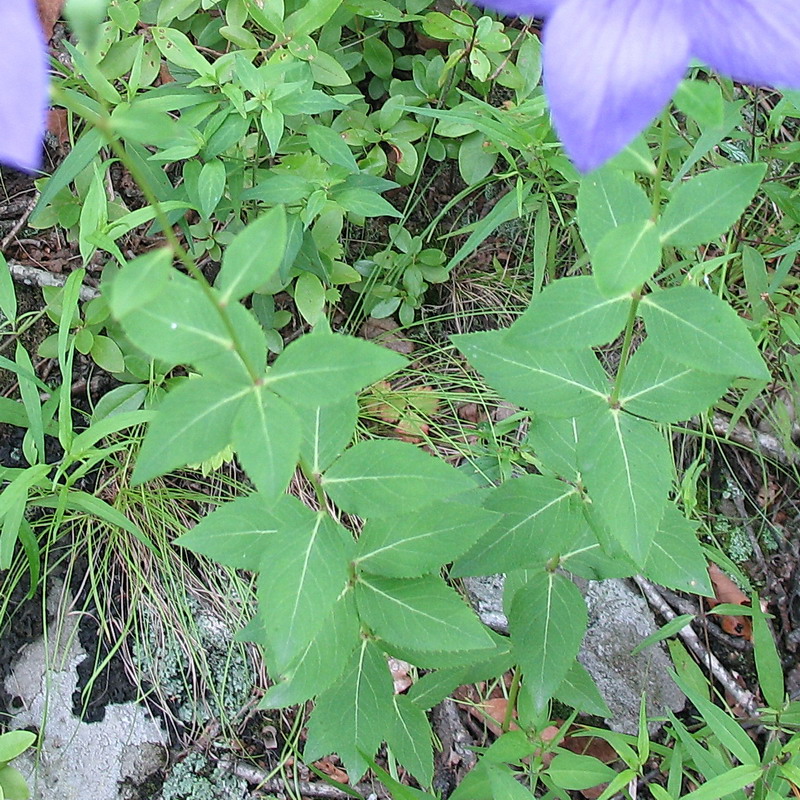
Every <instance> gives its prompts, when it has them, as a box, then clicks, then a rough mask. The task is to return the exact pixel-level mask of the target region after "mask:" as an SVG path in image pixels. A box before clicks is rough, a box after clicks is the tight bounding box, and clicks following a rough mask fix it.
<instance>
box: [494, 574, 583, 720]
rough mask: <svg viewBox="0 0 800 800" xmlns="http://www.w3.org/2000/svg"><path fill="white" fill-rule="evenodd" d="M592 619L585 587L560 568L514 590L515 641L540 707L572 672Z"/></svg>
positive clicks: (512, 619) (530, 690) (512, 621)
mask: <svg viewBox="0 0 800 800" xmlns="http://www.w3.org/2000/svg"><path fill="white" fill-rule="evenodd" d="M587 621H588V615H587V612H586V603H584V601H583V597H582V596H581V593H580V590H579V589H578V587H577V586H575V584H574V583H572V582H571V581H570V580H568V579H567V578H565V577H564V576H563V575H558V574H557V573H555V572H545V571H544V570H542V571H541V572H540V573H538V574H537V575H536V576H532V577H531V579H530V580H529V581H528V582H527V583H526V584H525V585H524V586H523V587H522V588H521V589H519V590H518V591H517V592H516V593H515V594H514V599H513V600H512V602H511V611H510V613H509V615H508V626H509V630H510V632H511V645H512V648H513V652H514V654H515V656H516V659H517V662H518V663H519V665H520V667H521V668H522V672H523V676H524V685H525V687H526V690H527V692H528V694H529V696H530V697H531V699H532V700H533V702H534V706H535V707H536V709H537V711H541V710H542V709H543V708H544V707H545V704H546V703H547V701H548V700H549V699H550V698H551V697H552V696H553V694H554V693H555V692H556V691H557V690H558V687H559V686H560V685H561V683H562V681H563V680H564V678H565V677H566V676H567V674H568V673H569V671H570V668H571V667H572V664H573V662H574V660H575V656H577V654H578V649H579V648H580V646H581V642H582V641H583V636H584V634H585V633H586V625H587Z"/></svg>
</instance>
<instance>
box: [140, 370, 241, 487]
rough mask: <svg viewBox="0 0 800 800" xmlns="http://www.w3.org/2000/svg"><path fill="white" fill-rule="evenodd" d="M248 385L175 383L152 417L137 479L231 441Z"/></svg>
mask: <svg viewBox="0 0 800 800" xmlns="http://www.w3.org/2000/svg"><path fill="white" fill-rule="evenodd" d="M246 395H247V390H246V389H242V388H240V387H238V386H230V385H228V384H225V383H222V382H219V381H216V380H212V379H211V378H197V379H194V380H186V381H184V382H183V383H182V384H181V385H180V386H178V387H177V388H175V389H173V390H172V391H171V392H170V393H169V394H168V395H167V396H166V397H165V398H164V401H163V402H162V403H161V405H160V406H159V408H158V413H157V414H156V418H155V419H154V420H153V421H152V422H151V423H150V426H149V428H148V429H147V435H146V436H145V438H144V442H143V444H142V449H141V452H140V453H139V457H138V458H137V460H136V467H135V469H134V471H133V478H132V481H133V483H134V484H139V483H143V482H144V481H147V480H150V479H151V478H155V477H156V476H157V475H163V474H164V473H166V472H169V471H170V470H171V469H176V468H177V467H183V466H185V465H186V464H192V463H196V462H198V461H203V460H204V459H206V458H210V457H211V456H213V455H216V454H217V453H219V451H220V450H222V449H223V448H225V447H227V446H228V445H229V444H230V443H231V438H232V435H233V434H232V431H233V421H234V419H235V418H236V415H237V413H238V412H239V409H240V408H241V407H242V403H243V401H244V398H245V396H246Z"/></svg>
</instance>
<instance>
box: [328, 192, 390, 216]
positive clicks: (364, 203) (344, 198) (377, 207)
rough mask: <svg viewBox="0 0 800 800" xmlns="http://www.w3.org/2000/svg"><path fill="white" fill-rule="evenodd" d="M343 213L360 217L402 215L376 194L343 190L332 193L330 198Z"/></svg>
mask: <svg viewBox="0 0 800 800" xmlns="http://www.w3.org/2000/svg"><path fill="white" fill-rule="evenodd" d="M331 199H332V200H334V201H335V202H337V203H338V204H339V205H340V206H341V207H342V208H343V209H344V210H345V211H349V212H351V213H352V214H358V216H360V217H394V218H395V219H400V218H401V217H402V216H403V215H402V214H401V213H400V212H399V211H398V210H397V209H396V208H395V207H394V206H393V205H392V204H391V203H390V202H389V201H388V200H386V199H384V198H383V197H381V196H380V195H379V194H377V193H376V192H370V191H365V190H364V189H344V190H342V191H341V192H336V193H334V195H333V197H332V198H331Z"/></svg>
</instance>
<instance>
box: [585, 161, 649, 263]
mask: <svg viewBox="0 0 800 800" xmlns="http://www.w3.org/2000/svg"><path fill="white" fill-rule="evenodd" d="M648 219H650V201H649V200H648V199H647V195H646V194H645V192H644V189H642V187H641V186H639V185H638V184H637V183H636V181H634V180H633V178H632V177H630V176H629V175H627V174H625V173H623V172H620V171H619V170H617V169H614V168H613V167H607V168H605V169H598V170H595V171H594V172H593V173H592V174H591V175H587V176H586V177H585V178H583V180H581V185H580V189H579V190H578V226H579V227H580V230H581V236H582V237H583V241H584V242H586V247H587V248H588V249H589V251H590V252H592V253H594V251H595V248H596V247H597V246H598V245H599V243H600V241H601V240H602V239H603V237H604V236H606V235H607V234H608V232H609V231H610V230H612V229H613V228H618V227H619V226H621V225H625V224H627V223H631V222H638V223H644V222H645V220H648Z"/></svg>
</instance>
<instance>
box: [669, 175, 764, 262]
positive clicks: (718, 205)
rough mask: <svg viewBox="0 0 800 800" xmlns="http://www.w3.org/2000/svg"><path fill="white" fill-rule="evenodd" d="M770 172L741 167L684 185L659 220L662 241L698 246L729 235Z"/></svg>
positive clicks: (689, 181)
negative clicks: (728, 232)
mask: <svg viewBox="0 0 800 800" xmlns="http://www.w3.org/2000/svg"><path fill="white" fill-rule="evenodd" d="M766 169H767V165H766V164H737V165H734V166H730V167H725V168H724V169H717V170H714V171H712V172H704V173H703V174H702V175H697V176H695V177H694V178H691V179H689V180H688V181H686V182H685V183H682V184H681V185H680V186H679V187H678V188H677V189H676V190H675V191H674V192H673V194H672V199H671V200H670V201H669V203H667V207H666V208H665V209H664V213H663V214H662V215H661V219H660V220H659V223H658V229H659V231H660V233H661V241H662V242H663V243H664V244H669V245H672V246H673V247H695V246H697V245H700V244H704V243H706V242H709V241H712V240H713V239H716V237H717V236H720V235H721V234H723V233H725V231H727V230H728V229H729V228H730V227H731V226H732V225H733V223H734V222H736V220H737V219H739V217H740V216H741V215H742V213H743V212H744V210H745V209H746V208H747V206H748V204H749V203H750V201H751V200H752V199H753V195H754V194H755V193H756V190H757V189H758V187H759V185H760V183H761V181H762V179H763V178H764V173H765V172H766Z"/></svg>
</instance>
